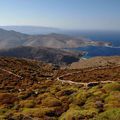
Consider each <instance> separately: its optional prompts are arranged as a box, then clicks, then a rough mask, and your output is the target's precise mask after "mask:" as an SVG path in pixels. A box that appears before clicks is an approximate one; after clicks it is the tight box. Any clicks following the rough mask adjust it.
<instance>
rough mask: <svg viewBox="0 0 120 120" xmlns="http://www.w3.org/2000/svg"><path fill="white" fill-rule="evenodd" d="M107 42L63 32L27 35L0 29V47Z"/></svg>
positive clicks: (55, 45)
mask: <svg viewBox="0 0 120 120" xmlns="http://www.w3.org/2000/svg"><path fill="white" fill-rule="evenodd" d="M109 44H110V43H107V42H95V41H92V40H88V39H86V38H76V37H71V36H67V35H63V34H55V33H53V34H48V35H27V34H22V33H19V32H15V31H7V30H3V29H0V49H5V48H12V47H17V46H34V47H36V46H42V47H50V48H73V47H74V48H75V47H80V46H87V45H100V46H105V45H109Z"/></svg>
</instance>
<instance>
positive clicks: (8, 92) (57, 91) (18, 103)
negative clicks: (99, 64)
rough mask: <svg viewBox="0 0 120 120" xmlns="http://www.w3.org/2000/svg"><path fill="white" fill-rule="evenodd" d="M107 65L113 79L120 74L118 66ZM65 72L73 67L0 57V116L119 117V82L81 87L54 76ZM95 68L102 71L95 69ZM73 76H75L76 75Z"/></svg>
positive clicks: (39, 119)
mask: <svg viewBox="0 0 120 120" xmlns="http://www.w3.org/2000/svg"><path fill="white" fill-rule="evenodd" d="M111 67H112V69H111V70H110V71H111V72H110V74H111V75H112V76H113V77H114V79H115V78H120V74H119V71H120V67H118V68H117V67H116V68H115V69H114V65H113V66H111ZM106 69H108V70H109V67H108V66H107V67H106ZM75 71H76V72H78V71H79V70H78V69H77V70H74V72H75ZM69 72H73V70H70V69H68V70H67V69H65V70H59V69H54V66H52V65H49V64H45V63H43V62H38V61H32V60H26V59H16V58H5V57H1V58H0V119H1V120H10V119H12V120H22V119H24V120H33V119H35V120H72V119H76V120H80V119H81V120H89V119H93V120H103V119H104V118H108V120H109V119H111V120H119V118H120V102H119V101H120V83H119V82H116V81H115V82H113V83H109V84H106V83H105V84H98V85H96V86H93V87H89V88H83V87H82V86H79V85H78V84H74V83H70V84H69V83H62V82H61V81H58V80H57V79H56V77H55V76H56V75H60V76H61V75H62V74H63V73H66V74H68V73H69ZM82 72H83V73H84V74H86V75H85V76H84V79H86V78H88V77H89V73H87V72H86V71H84V70H83V71H82ZM97 72H98V73H99V74H103V73H104V72H101V70H99V69H98V70H97ZM92 74H93V73H92ZM105 74H107V70H106V72H105ZM116 74H117V76H116ZM79 75H80V74H79ZM108 75H109V72H108ZM95 77H96V76H94V78H95ZM74 79H75V80H77V79H78V78H77V75H76V76H75V78H74ZM89 79H90V80H91V78H89ZM100 80H101V81H102V80H103V78H101V79H100ZM109 80H112V77H111V78H109ZM66 81H67V80H66Z"/></svg>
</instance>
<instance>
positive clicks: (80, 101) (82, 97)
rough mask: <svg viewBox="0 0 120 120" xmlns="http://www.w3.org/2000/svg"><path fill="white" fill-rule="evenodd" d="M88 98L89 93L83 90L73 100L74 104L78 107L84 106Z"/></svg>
mask: <svg viewBox="0 0 120 120" xmlns="http://www.w3.org/2000/svg"><path fill="white" fill-rule="evenodd" d="M88 96H89V93H87V92H86V91H84V90H81V91H79V92H78V94H77V95H76V96H75V99H74V102H75V104H77V105H79V106H82V105H84V104H85V102H86V100H87V97H88Z"/></svg>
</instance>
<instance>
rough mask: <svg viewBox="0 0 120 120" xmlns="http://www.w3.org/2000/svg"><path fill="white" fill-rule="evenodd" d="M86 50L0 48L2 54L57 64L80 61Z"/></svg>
mask: <svg viewBox="0 0 120 120" xmlns="http://www.w3.org/2000/svg"><path fill="white" fill-rule="evenodd" d="M83 54H84V52H72V51H67V50H60V49H55V48H45V47H17V48H11V49H7V50H0V56H9V57H18V58H27V59H36V60H41V61H43V62H48V63H53V64H57V65H64V64H71V63H72V62H76V61H79V58H80V57H81V56H82V55H83Z"/></svg>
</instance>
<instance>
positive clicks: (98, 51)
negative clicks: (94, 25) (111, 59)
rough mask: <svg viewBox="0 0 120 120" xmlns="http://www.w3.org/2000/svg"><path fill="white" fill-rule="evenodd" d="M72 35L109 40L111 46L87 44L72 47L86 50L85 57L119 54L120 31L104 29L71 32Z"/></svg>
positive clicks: (96, 39)
mask: <svg viewBox="0 0 120 120" xmlns="http://www.w3.org/2000/svg"><path fill="white" fill-rule="evenodd" d="M71 34H72V35H74V36H83V37H87V38H89V39H91V40H95V41H104V42H111V43H112V46H113V47H100V46H87V47H80V48H73V50H78V51H80V50H82V51H86V52H87V54H86V55H85V56H84V57H85V58H90V57H95V56H116V55H120V32H105V31H102V32H100V31H98V32H96V31H92V32H91V31H84V32H80V31H78V32H72V33H71Z"/></svg>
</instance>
